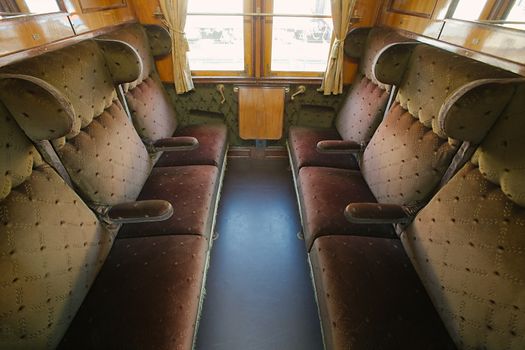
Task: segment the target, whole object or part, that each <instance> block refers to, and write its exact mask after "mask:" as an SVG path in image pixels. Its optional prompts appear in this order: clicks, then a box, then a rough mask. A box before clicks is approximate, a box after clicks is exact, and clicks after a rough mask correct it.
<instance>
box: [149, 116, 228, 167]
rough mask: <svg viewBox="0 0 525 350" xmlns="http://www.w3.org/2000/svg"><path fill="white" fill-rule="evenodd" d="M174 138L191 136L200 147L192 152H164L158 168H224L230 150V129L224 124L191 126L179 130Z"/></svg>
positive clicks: (157, 165) (157, 164) (158, 162)
mask: <svg viewBox="0 0 525 350" xmlns="http://www.w3.org/2000/svg"><path fill="white" fill-rule="evenodd" d="M173 136H191V137H195V138H196V139H197V140H198V141H199V147H197V148H196V149H194V150H191V151H175V152H164V153H162V156H161V157H160V158H159V160H158V161H157V163H156V164H155V166H156V167H171V166H181V165H214V166H216V167H218V168H222V166H223V164H224V160H225V158H226V150H227V149H228V129H227V127H226V125H224V124H207V125H203V124H201V125H190V126H186V127H184V128H179V129H177V131H176V132H175V134H174V135H173Z"/></svg>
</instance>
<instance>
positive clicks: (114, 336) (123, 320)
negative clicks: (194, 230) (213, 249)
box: [59, 236, 207, 349]
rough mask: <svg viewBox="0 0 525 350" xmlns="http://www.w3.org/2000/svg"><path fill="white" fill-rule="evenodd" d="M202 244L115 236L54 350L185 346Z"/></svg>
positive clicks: (194, 239) (190, 239)
mask: <svg viewBox="0 0 525 350" xmlns="http://www.w3.org/2000/svg"><path fill="white" fill-rule="evenodd" d="M206 256H207V242H206V240H205V239H204V238H202V237H199V236H157V237H141V238H130V239H120V240H117V241H116V242H115V245H114V246H113V248H112V250H111V252H110V254H109V256H108V259H107V260H106V262H105V264H104V266H103V267H102V269H101V270H100V273H99V275H98V276H97V278H96V280H95V283H94V284H93V286H92V287H91V290H90V291H89V293H88V295H87V297H86V299H85V300H84V302H83V304H82V306H81V307H80V309H79V311H78V313H77V315H76V316H75V318H74V320H73V322H72V324H71V326H70V327H69V329H68V331H67V333H66V335H65V336H64V338H63V339H62V343H61V345H60V346H59V348H60V349H191V347H192V343H193V334H194V330H195V325H196V322H197V315H198V309H199V301H200V298H201V289H202V281H203V275H204V269H205V266H206Z"/></svg>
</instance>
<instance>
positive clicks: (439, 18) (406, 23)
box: [378, 0, 525, 74]
mask: <svg viewBox="0 0 525 350" xmlns="http://www.w3.org/2000/svg"><path fill="white" fill-rule="evenodd" d="M400 2H401V1H400ZM402 3H403V7H404V8H405V9H408V10H409V11H415V10H416V9H419V8H420V7H421V6H422V3H423V2H422V1H418V0H403V1H402ZM428 3H429V4H430V3H434V4H435V9H434V10H433V13H432V16H431V18H422V17H418V16H414V15H408V14H404V13H398V12H392V11H391V9H390V7H389V4H390V3H387V4H385V5H384V6H383V9H382V11H381V12H382V13H381V16H380V19H379V21H378V24H379V25H384V26H388V27H392V28H397V29H401V30H403V31H405V32H407V33H408V34H410V35H412V33H413V34H417V35H418V36H421V37H417V39H419V40H421V41H423V42H426V43H429V44H431V45H435V46H439V47H441V48H443V49H446V50H448V51H453V52H455V53H458V54H461V55H464V56H468V57H472V58H475V59H477V60H480V61H483V62H486V63H488V64H492V65H497V66H500V67H504V68H505V69H508V70H510V71H513V72H515V73H518V74H523V73H524V71H525V31H519V30H515V29H509V28H504V27H499V26H489V25H485V24H479V23H473V22H467V21H459V20H454V19H447V18H446V15H447V12H448V10H449V9H450V6H451V3H452V0H433V1H428ZM427 38H431V39H428V40H427ZM432 39H435V40H432Z"/></svg>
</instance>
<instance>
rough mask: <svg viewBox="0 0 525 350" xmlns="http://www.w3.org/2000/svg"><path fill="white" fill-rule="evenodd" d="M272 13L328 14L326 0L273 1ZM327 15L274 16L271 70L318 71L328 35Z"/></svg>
mask: <svg viewBox="0 0 525 350" xmlns="http://www.w3.org/2000/svg"><path fill="white" fill-rule="evenodd" d="M273 12H274V13H276V14H300V15H326V16H330V13H331V8H330V0H274V10H273ZM332 26H333V25H332V19H331V18H314V17H312V18H308V17H274V18H273V30H272V61H271V70H272V71H274V72H322V71H324V70H325V68H326V60H327V58H328V51H329V49H330V39H331V36H332Z"/></svg>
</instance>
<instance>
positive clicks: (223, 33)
mask: <svg viewBox="0 0 525 350" xmlns="http://www.w3.org/2000/svg"><path fill="white" fill-rule="evenodd" d="M203 12H206V13H210V12H211V13H217V14H220V13H242V12H243V0H228V1H217V0H190V1H189V3H188V16H187V18H186V28H185V30H184V31H185V33H186V38H187V39H188V44H189V46H190V51H189V52H188V60H189V62H190V69H191V70H203V71H242V70H244V26H243V17H242V16H197V15H191V13H203Z"/></svg>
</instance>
